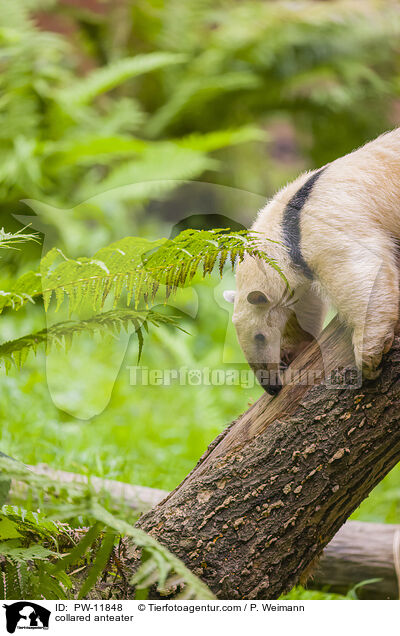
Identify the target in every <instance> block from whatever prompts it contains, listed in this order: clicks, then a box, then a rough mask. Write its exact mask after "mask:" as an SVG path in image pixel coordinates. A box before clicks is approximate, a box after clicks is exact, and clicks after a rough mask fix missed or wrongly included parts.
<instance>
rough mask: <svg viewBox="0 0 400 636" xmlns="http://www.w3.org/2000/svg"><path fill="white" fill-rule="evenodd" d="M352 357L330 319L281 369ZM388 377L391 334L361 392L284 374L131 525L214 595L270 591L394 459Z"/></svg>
mask: <svg viewBox="0 0 400 636" xmlns="http://www.w3.org/2000/svg"><path fill="white" fill-rule="evenodd" d="M322 356H323V357H322ZM352 364H353V356H352V348H351V344H350V333H349V331H348V330H346V329H345V328H344V327H343V326H341V325H340V324H339V323H338V321H337V320H336V319H335V320H334V321H332V323H331V324H330V325H329V326H328V327H327V329H326V330H325V331H324V333H323V334H322V336H321V339H320V342H319V345H318V344H317V343H313V344H312V345H310V347H309V348H308V349H307V350H305V351H304V352H303V353H302V354H301V355H300V356H299V357H298V358H297V359H296V360H295V361H294V363H293V365H292V367H293V368H294V369H302V370H303V372H307V371H312V370H315V369H317V370H318V369H321V368H324V371H325V373H326V374H329V373H330V372H331V370H332V369H336V368H337V367H348V366H349V365H352ZM292 370H293V369H292ZM399 377H400V341H399V338H397V339H396V341H395V343H394V346H393V348H392V350H391V351H390V352H389V354H387V356H386V358H385V364H384V366H383V372H382V375H381V377H380V378H379V379H378V380H376V381H375V382H373V383H365V384H364V385H363V387H362V388H358V389H355V388H354V387H348V388H342V389H333V388H331V387H329V386H325V385H320V386H313V387H310V386H307V384H306V383H304V384H302V383H299V382H294V383H289V384H288V385H287V386H284V388H283V390H282V391H281V392H280V393H279V395H278V396H276V397H275V398H271V397H270V396H268V395H264V396H262V397H261V398H260V399H259V400H258V401H257V402H256V403H255V404H254V405H253V406H252V407H251V408H250V409H249V410H248V411H247V412H246V413H245V414H244V415H242V416H241V417H240V418H239V419H238V420H237V421H235V422H233V423H232V424H231V425H230V426H229V427H228V428H227V429H226V431H225V432H224V433H223V434H221V435H220V436H219V437H218V438H217V439H216V440H215V442H214V443H213V444H211V446H210V448H209V449H208V451H207V452H206V453H205V455H204V456H203V457H202V458H201V459H200V461H199V463H198V464H197V466H196V467H195V468H194V470H193V471H192V472H191V473H190V474H189V475H188V476H187V478H186V479H185V480H184V481H183V482H182V483H181V484H180V486H178V488H176V489H175V490H174V491H173V492H172V493H171V494H170V495H168V496H167V497H166V498H165V499H164V500H163V501H162V502H161V503H160V504H158V506H156V507H155V508H154V509H153V510H151V511H150V512H148V513H146V514H145V515H143V517H142V518H141V519H140V520H139V522H138V526H139V527H140V528H142V529H143V530H145V531H147V532H149V533H150V534H151V535H153V536H154V537H155V538H157V539H158V540H159V541H160V542H161V543H162V544H164V545H165V546H166V547H167V548H168V549H169V550H171V551H172V552H173V553H174V554H175V555H176V556H178V557H179V558H181V559H182V560H183V561H184V562H185V563H186V565H187V566H188V567H189V568H190V569H191V570H192V571H193V572H194V573H195V574H196V575H198V576H199V577H200V578H202V579H203V580H204V582H205V583H206V584H207V585H208V586H209V587H210V588H211V590H212V591H213V592H214V593H215V594H216V596H217V597H218V598H224V599H232V600H233V599H276V598H278V597H279V596H280V595H281V594H283V593H285V592H287V591H289V590H290V589H291V588H292V587H293V586H294V585H295V584H296V583H298V582H299V581H300V582H301V581H303V580H304V579H306V578H307V576H308V574H309V572H310V569H312V568H313V567H315V561H316V559H317V557H319V555H320V554H321V552H322V550H323V549H324V547H325V546H326V545H327V544H328V543H329V541H331V539H332V538H333V536H334V535H335V534H336V532H337V531H338V530H339V528H340V527H341V526H342V525H343V524H344V522H345V521H346V519H347V518H348V517H349V515H350V514H351V513H352V512H353V511H354V510H355V509H356V508H357V507H358V506H359V504H360V503H361V501H362V500H363V499H364V498H365V497H366V496H367V495H368V494H369V492H370V491H371V490H372V489H373V488H374V486H376V484H377V483H379V481H381V479H383V477H384V476H385V475H386V474H387V473H388V472H389V471H390V469H391V468H392V467H393V466H394V465H395V464H396V463H397V462H398V460H399V458H400V424H399V419H400V418H399V415H400V411H399V400H400V382H399ZM131 565H132V569H135V568H136V567H137V555H133V556H132V561H131Z"/></svg>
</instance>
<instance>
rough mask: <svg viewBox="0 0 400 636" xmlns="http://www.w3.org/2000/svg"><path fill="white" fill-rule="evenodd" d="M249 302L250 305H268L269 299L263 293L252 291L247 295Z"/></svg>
mask: <svg viewBox="0 0 400 636" xmlns="http://www.w3.org/2000/svg"><path fill="white" fill-rule="evenodd" d="M247 301H248V302H249V303H250V305H266V304H267V303H268V298H267V297H266V295H265V294H264V293H263V292H261V291H251V292H250V293H249V294H247Z"/></svg>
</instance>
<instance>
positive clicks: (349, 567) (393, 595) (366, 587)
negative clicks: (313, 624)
mask: <svg viewBox="0 0 400 636" xmlns="http://www.w3.org/2000/svg"><path fill="white" fill-rule="evenodd" d="M399 564H400V525H394V524H387V523H366V522H363V521H347V522H346V523H345V524H344V525H343V526H342V527H341V528H340V530H339V532H337V533H336V534H335V536H334V537H333V539H332V541H331V542H330V543H328V545H327V546H326V548H325V550H324V551H323V553H322V557H321V560H320V561H319V563H318V565H317V567H316V569H315V572H314V574H313V576H312V577H311V578H310V580H309V581H308V584H307V587H310V588H313V589H317V590H321V589H326V590H327V591H329V592H336V593H339V594H347V593H348V591H349V590H351V589H352V588H356V590H355V591H356V595H357V598H360V599H398V598H399V595H400V568H399ZM396 570H397V571H396ZM367 581H369V583H365V582H367Z"/></svg>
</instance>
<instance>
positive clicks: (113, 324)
mask: <svg viewBox="0 0 400 636" xmlns="http://www.w3.org/2000/svg"><path fill="white" fill-rule="evenodd" d="M161 324H167V325H171V326H174V327H177V328H179V326H178V325H177V322H176V319H175V318H173V317H172V316H166V315H164V314H161V313H159V312H155V311H136V310H134V309H125V310H117V309H114V310H111V311H106V312H103V313H101V314H98V315H95V316H93V317H92V318H88V319H87V320H68V321H65V322H59V323H57V324H55V325H53V326H52V327H48V328H47V329H42V330H41V331H37V332H36V333H32V334H29V335H26V336H22V337H21V338H17V339H16V340H11V341H9V342H4V343H3V344H1V345H0V359H2V360H3V361H4V363H5V367H6V370H7V371H9V370H10V368H11V365H12V364H15V365H16V366H17V367H21V366H22V365H23V364H24V362H25V361H26V358H27V356H28V354H29V352H30V351H33V352H34V353H36V351H37V348H38V347H39V346H40V345H44V346H45V347H46V351H50V348H51V347H52V346H54V345H55V346H58V347H61V348H62V349H65V350H66V351H68V349H69V347H70V346H71V344H72V338H73V337H74V336H76V335H79V334H82V333H85V334H86V333H89V334H91V333H95V332H101V333H104V332H106V331H110V332H111V333H112V334H114V335H116V336H118V335H119V333H120V331H121V329H125V330H126V332H127V333H130V329H129V327H133V332H134V333H135V335H136V337H137V339H138V344H139V352H138V362H139V360H140V356H141V352H142V348H143V340H144V336H143V331H145V332H147V331H148V330H149V325H151V326H152V327H159V326H160V325H161ZM131 331H132V330H131Z"/></svg>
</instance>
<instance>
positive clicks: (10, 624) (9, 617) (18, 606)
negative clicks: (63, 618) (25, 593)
mask: <svg viewBox="0 0 400 636" xmlns="http://www.w3.org/2000/svg"><path fill="white" fill-rule="evenodd" d="M3 607H4V608H5V610H6V621H7V624H6V627H7V631H8V633H9V634H14V632H15V630H16V629H48V628H49V618H50V614H51V612H50V610H48V609H46V608H45V607H42V606H41V605H38V604H37V603H32V602H31V601H17V602H16V603H11V605H3Z"/></svg>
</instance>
